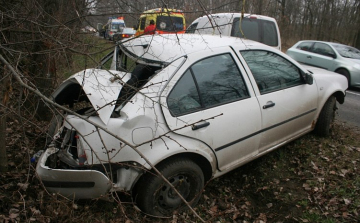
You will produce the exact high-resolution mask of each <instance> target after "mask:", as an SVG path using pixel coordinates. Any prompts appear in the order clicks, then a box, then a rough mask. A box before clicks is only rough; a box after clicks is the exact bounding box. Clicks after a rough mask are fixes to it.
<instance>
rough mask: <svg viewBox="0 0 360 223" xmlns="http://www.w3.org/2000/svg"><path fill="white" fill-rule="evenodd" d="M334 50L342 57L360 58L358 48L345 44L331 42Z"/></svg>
mask: <svg viewBox="0 0 360 223" xmlns="http://www.w3.org/2000/svg"><path fill="white" fill-rule="evenodd" d="M332 46H333V47H334V48H335V49H336V51H337V52H338V53H339V54H340V55H341V56H343V57H346V58H352V59H360V50H358V49H356V48H354V47H351V46H346V45H340V44H333V45H332Z"/></svg>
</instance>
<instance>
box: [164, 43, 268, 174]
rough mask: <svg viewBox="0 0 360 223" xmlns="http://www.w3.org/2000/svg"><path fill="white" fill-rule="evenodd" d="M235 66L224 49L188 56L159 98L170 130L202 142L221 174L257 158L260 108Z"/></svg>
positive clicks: (242, 71)
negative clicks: (216, 163)
mask: <svg viewBox="0 0 360 223" xmlns="http://www.w3.org/2000/svg"><path fill="white" fill-rule="evenodd" d="M204 55H207V57H206V58H204ZM239 65H240V63H239V61H238V60H237V58H236V55H235V54H234V53H233V52H232V51H231V50H230V48H228V47H226V48H221V49H212V51H205V52H201V53H194V54H191V55H189V56H188V59H187V61H186V62H185V64H184V65H183V66H182V67H181V68H180V70H179V71H178V72H177V74H176V75H175V76H174V77H173V78H172V80H171V81H170V83H169V84H168V85H167V87H166V88H165V90H164V92H163V93H162V97H161V102H162V105H167V106H168V108H166V107H163V113H164V116H165V119H166V122H167V124H168V126H169V128H170V129H171V130H172V131H174V132H175V133H177V134H181V135H184V136H187V137H190V138H195V139H197V140H200V141H202V142H204V143H205V144H206V145H207V146H208V147H210V148H211V149H212V150H213V151H214V153H215V154H216V156H217V159H218V167H219V169H220V170H225V169H230V168H234V167H235V166H237V165H238V164H239V163H240V162H242V161H244V160H247V159H250V158H251V157H253V156H256V155H257V154H258V145H259V135H256V134H255V135H254V133H256V132H258V131H260V128H261V113H260V108H259V104H258V101H257V99H256V97H254V96H255V95H254V92H253V91H252V88H251V87H249V86H250V82H249V79H248V78H247V76H246V75H243V74H244V73H245V71H244V70H243V69H242V68H241V66H239ZM184 149H186V148H184ZM199 149H201V148H199Z"/></svg>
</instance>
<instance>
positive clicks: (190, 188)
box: [135, 158, 204, 216]
mask: <svg viewBox="0 0 360 223" xmlns="http://www.w3.org/2000/svg"><path fill="white" fill-rule="evenodd" d="M157 169H158V170H159V171H160V172H161V173H162V174H163V175H164V177H165V178H166V179H167V180H168V181H169V182H170V183H171V184H172V185H173V186H174V187H175V188H176V189H177V190H178V191H179V193H180V194H181V195H182V196H183V197H184V199H185V200H186V201H188V202H189V203H190V204H191V205H192V206H193V205H195V204H196V203H197V201H198V200H199V198H200V193H201V191H202V189H203V187H204V174H203V172H202V170H201V168H200V167H199V166H198V165H197V164H195V163H194V162H193V161H191V160H189V159H186V158H174V159H169V160H167V161H165V162H163V163H161V164H159V165H158V167H157ZM136 189H137V194H136V198H135V200H136V203H137V205H138V206H139V208H140V209H141V210H143V211H144V212H146V213H148V214H151V215H154V216H170V215H171V214H172V212H173V211H175V210H178V209H182V208H184V207H186V204H184V202H183V201H182V200H181V198H180V197H179V196H178V195H177V194H176V192H175V191H174V190H173V189H172V188H171V187H170V185H168V184H167V183H166V182H164V180H163V179H162V178H161V177H159V176H157V175H156V174H154V173H147V174H146V175H144V176H143V177H142V178H141V179H140V181H139V182H138V183H137V188H136Z"/></svg>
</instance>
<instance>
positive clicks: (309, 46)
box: [296, 42, 313, 51]
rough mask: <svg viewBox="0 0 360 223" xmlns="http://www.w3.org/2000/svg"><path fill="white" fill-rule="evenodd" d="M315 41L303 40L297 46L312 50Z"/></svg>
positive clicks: (301, 48)
mask: <svg viewBox="0 0 360 223" xmlns="http://www.w3.org/2000/svg"><path fill="white" fill-rule="evenodd" d="M312 44H313V42H303V43H300V44H299V45H298V46H297V47H296V48H297V49H300V50H305V51H310V48H311V46H312Z"/></svg>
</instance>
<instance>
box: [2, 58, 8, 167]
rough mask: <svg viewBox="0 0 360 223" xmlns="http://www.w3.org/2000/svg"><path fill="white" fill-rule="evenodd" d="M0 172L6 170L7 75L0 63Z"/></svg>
mask: <svg viewBox="0 0 360 223" xmlns="http://www.w3.org/2000/svg"><path fill="white" fill-rule="evenodd" d="M0 65H1V67H0V79H1V80H2V81H0V172H1V173H3V172H6V171H7V170H8V162H7V153H6V111H5V109H6V104H7V101H8V97H7V95H8V90H7V87H8V84H9V83H8V81H6V80H8V77H5V69H4V68H5V66H4V65H3V64H2V63H0Z"/></svg>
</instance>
